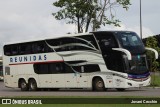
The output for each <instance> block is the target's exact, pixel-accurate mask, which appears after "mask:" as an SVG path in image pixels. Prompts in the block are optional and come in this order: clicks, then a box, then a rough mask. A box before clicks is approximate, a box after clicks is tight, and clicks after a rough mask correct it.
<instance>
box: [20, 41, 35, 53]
mask: <svg viewBox="0 0 160 107" xmlns="http://www.w3.org/2000/svg"><path fill="white" fill-rule="evenodd" d="M31 45H32V44H31V43H28V44H20V45H19V54H20V55H21V54H22V55H23V54H31V53H32V49H31Z"/></svg>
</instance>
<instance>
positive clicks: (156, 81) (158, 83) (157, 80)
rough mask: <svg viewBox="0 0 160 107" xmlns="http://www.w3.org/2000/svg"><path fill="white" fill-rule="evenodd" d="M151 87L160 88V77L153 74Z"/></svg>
mask: <svg viewBox="0 0 160 107" xmlns="http://www.w3.org/2000/svg"><path fill="white" fill-rule="evenodd" d="M151 86H152V87H160V76H159V75H154V74H152V76H151Z"/></svg>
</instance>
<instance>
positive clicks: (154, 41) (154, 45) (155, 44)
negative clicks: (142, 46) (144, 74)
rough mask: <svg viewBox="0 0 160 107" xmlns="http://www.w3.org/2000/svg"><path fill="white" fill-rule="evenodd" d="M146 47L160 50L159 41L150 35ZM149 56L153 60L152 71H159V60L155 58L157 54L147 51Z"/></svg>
mask: <svg viewBox="0 0 160 107" xmlns="http://www.w3.org/2000/svg"><path fill="white" fill-rule="evenodd" d="M146 47H149V48H153V49H156V50H157V51H158V53H159V52H160V48H159V47H158V41H157V39H156V38H155V37H149V38H147V40H146ZM147 56H148V58H149V59H150V61H151V71H153V72H155V71H158V66H160V64H159V62H157V61H156V60H155V55H154V53H153V52H151V51H147Z"/></svg>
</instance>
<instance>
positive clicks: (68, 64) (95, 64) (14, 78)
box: [3, 32, 150, 91]
mask: <svg viewBox="0 0 160 107" xmlns="http://www.w3.org/2000/svg"><path fill="white" fill-rule="evenodd" d="M111 33H112V32H111ZM132 33H133V32H132ZM90 38H92V40H90ZM97 38H98V37H96V34H94V33H89V34H78V35H73V36H67V37H60V38H54V39H43V40H35V41H26V42H19V43H10V44H5V45H4V55H3V67H4V68H3V71H4V72H3V73H4V83H5V86H6V87H15V88H17V87H18V88H21V90H22V91H27V90H31V91H34V90H37V89H38V88H54V89H59V88H90V89H93V90H97V91H102V90H105V89H106V88H116V89H118V90H124V89H126V88H130V87H141V86H148V85H150V75H149V71H148V72H144V73H142V74H139V75H138V74H132V73H131V74H130V73H127V72H121V71H117V70H114V67H110V68H111V69H109V67H108V65H109V66H116V65H110V64H108V63H107V61H106V60H104V58H105V55H106V56H107V54H106V53H105V54H104V52H103V51H104V50H103V48H101V45H99V44H100V40H99V39H97ZM102 41H103V40H102ZM105 44H106V45H107V44H108V42H105ZM39 48H40V49H39ZM107 49H108V48H107ZM112 51H114V52H115V51H116V52H119V53H121V54H122V56H124V57H125V58H126V60H127V61H130V60H131V61H132V60H133V57H132V56H131V52H130V51H129V50H127V49H125V48H121V47H114V46H113V47H112ZM143 56H144V57H145V54H144V55H142V56H138V57H143ZM136 58H137V57H136ZM113 59H114V58H113ZM107 60H108V61H110V59H107ZM118 60H119V59H118ZM111 62H112V61H111ZM113 62H114V60H113ZM124 62H125V61H124ZM144 62H145V64H146V65H144V66H146V67H147V63H146V61H144ZM113 64H115V63H113ZM132 67H134V66H132ZM135 67H136V66H135ZM112 68H113V69H112ZM115 68H116V67H115ZM117 68H118V67H117ZM120 68H121V67H120Z"/></svg>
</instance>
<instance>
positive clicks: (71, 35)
mask: <svg viewBox="0 0 160 107" xmlns="http://www.w3.org/2000/svg"><path fill="white" fill-rule="evenodd" d="M102 32H112V33H114V32H132V31H96V32H90V33H78V34H64V35H57V36H59V37H48V38H47V37H46V38H40V39H32V40H23V41H16V42H7V43H4V45H12V44H18V43H27V42H35V41H42V40H49V39H58V38H62V37H73V36H81V35H92V34H93V33H102Z"/></svg>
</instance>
